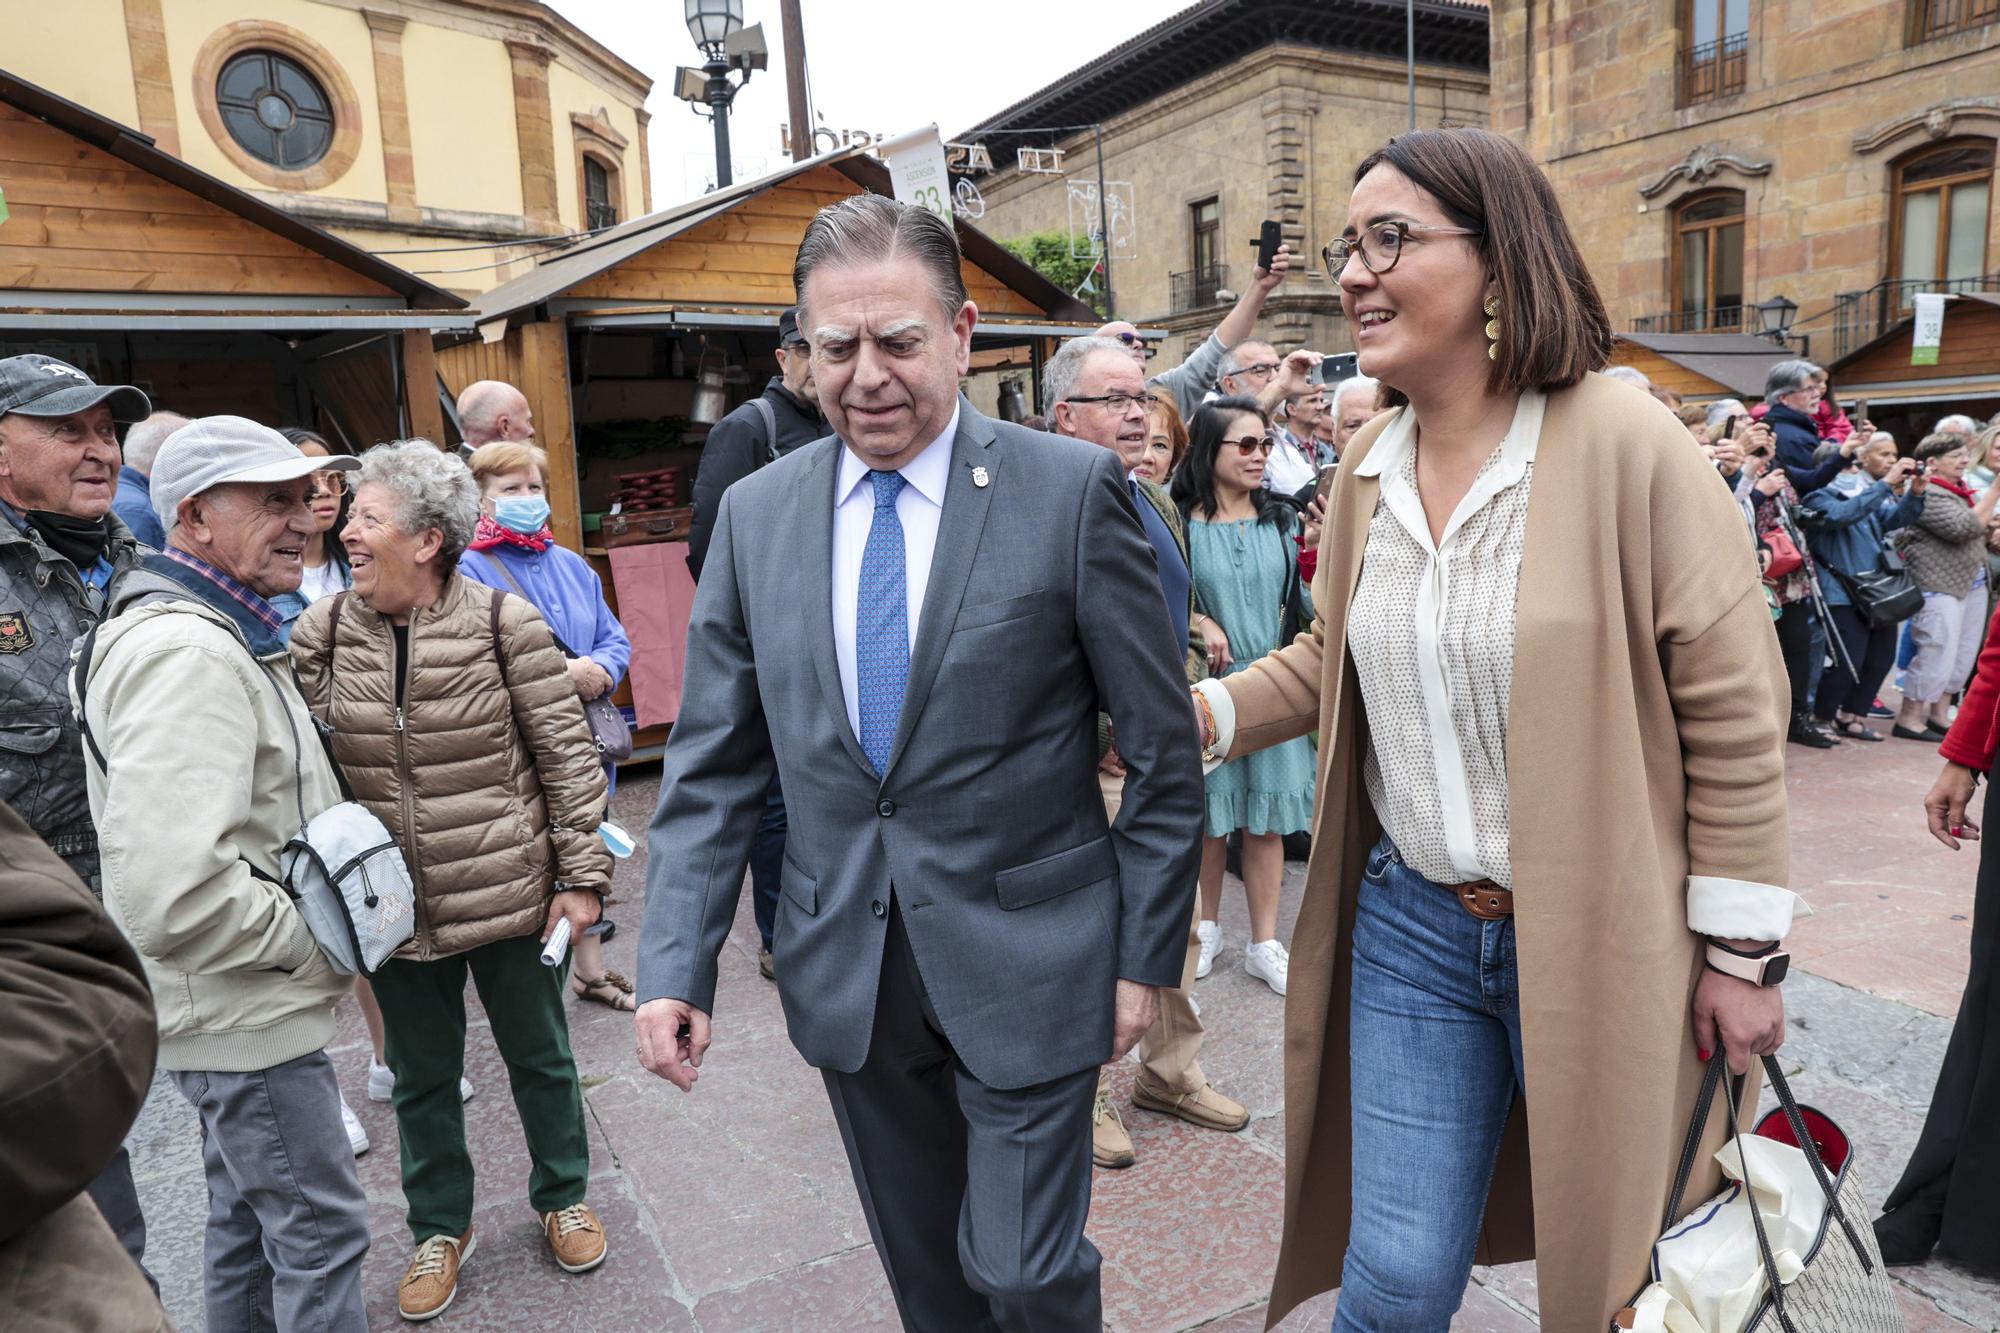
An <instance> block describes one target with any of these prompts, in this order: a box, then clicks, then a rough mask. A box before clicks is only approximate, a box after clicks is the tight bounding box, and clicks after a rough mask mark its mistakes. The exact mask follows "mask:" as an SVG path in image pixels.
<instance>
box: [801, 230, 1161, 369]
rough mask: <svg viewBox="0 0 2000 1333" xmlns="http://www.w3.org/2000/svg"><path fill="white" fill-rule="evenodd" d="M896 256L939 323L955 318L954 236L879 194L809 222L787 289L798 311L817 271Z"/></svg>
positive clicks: (958, 280) (959, 297)
mask: <svg viewBox="0 0 2000 1333" xmlns="http://www.w3.org/2000/svg"><path fill="white" fill-rule="evenodd" d="M897 255H901V256H904V257H907V258H910V259H914V260H916V261H917V263H918V264H920V265H921V266H922V267H923V269H924V272H925V273H926V274H928V275H929V277H930V280H931V287H932V290H933V291H934V292H935V294H936V296H937V301H938V305H939V306H940V307H942V308H943V310H944V312H945V318H946V319H947V320H949V319H954V318H956V317H957V315H958V312H959V309H960V308H961V307H962V306H964V305H965V302H966V300H967V297H966V295H965V275H964V274H963V273H961V272H960V271H959V267H958V261H959V255H958V233H957V232H956V231H955V230H953V228H952V224H951V223H949V222H947V221H945V220H944V219H943V218H941V217H939V216H938V215H937V214H935V213H933V212H931V211H930V210H929V209H927V208H918V207H916V206H915V205H913V204H901V203H897V202H896V201H895V200H894V199H889V198H885V197H884V196H882V195H879V194H857V195H851V196H849V197H848V198H846V199H843V200H841V201H840V202H839V203H837V204H828V205H827V206H826V207H825V208H822V209H821V210H820V211H819V212H818V213H816V214H815V215H814V216H813V220H812V221H811V222H809V223H807V224H806V234H805V239H803V240H801V241H800V242H799V253H798V257H797V258H796V259H795V260H793V261H792V286H793V288H794V289H796V290H797V292H798V296H799V302H800V304H801V305H803V304H804V303H805V299H806V280H807V279H808V278H810V277H812V275H813V271H814V270H815V269H817V268H819V267H820V265H822V264H832V265H835V266H838V265H841V264H861V263H869V262H872V261H876V260H883V259H889V258H891V257H893V256H897ZM1127 355H1130V353H1127Z"/></svg>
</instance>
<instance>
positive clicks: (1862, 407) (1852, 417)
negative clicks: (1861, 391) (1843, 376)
mask: <svg viewBox="0 0 2000 1333" xmlns="http://www.w3.org/2000/svg"><path fill="white" fill-rule="evenodd" d="M1847 419H1848V420H1849V421H1852V422H1854V423H1855V424H1856V425H1859V424H1860V423H1862V422H1864V421H1866V420H1868V400H1867V399H1866V398H1857V399H1855V400H1854V406H1853V407H1850V408H1848V409H1847Z"/></svg>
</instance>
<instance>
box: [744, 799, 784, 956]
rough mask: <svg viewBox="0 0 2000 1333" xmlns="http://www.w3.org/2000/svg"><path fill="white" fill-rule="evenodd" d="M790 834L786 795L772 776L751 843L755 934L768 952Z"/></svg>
mask: <svg viewBox="0 0 2000 1333" xmlns="http://www.w3.org/2000/svg"><path fill="white" fill-rule="evenodd" d="M790 831H791V824H790V822H789V821H788V820H787V819H786V818H785V793H784V792H783V791H781V790H779V788H778V775H777V774H776V773H773V774H772V775H771V790H770V791H769V792H767V793H766V794H765V797H764V814H763V817H762V818H761V819H759V820H758V821H757V835H756V836H755V837H754V838H752V839H751V840H750V898H751V902H750V907H751V910H752V911H754V912H755V913H756V914H757V934H758V935H759V936H760V937H762V939H763V941H764V948H765V949H766V950H767V951H768V950H769V949H770V947H771V931H772V930H773V929H775V928H776V926H777V922H778V880H779V877H780V876H782V875H783V874H784V873H785V835H786V834H787V833H788V832H790Z"/></svg>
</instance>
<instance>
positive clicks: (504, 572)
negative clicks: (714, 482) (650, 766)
mask: <svg viewBox="0 0 2000 1333" xmlns="http://www.w3.org/2000/svg"><path fill="white" fill-rule="evenodd" d="M757 401H758V402H760V403H761V402H763V401H764V400H763V399H761V398H760V399H758V400H757ZM480 554H482V555H484V556H485V557H486V563H487V564H489V565H491V566H493V569H494V572H495V573H497V574H499V575H500V577H501V578H503V579H505V580H507V587H508V589H509V590H511V591H512V592H513V594H514V595H515V596H516V597H518V598H520V599H521V600H522V601H524V602H526V603H527V604H528V605H529V606H535V599H534V598H532V597H530V596H528V590H527V589H525V588H523V587H522V586H521V580H519V579H517V578H515V577H514V571H513V570H511V569H509V568H507V562H506V561H504V560H502V559H501V558H500V557H499V555H498V554H497V553H492V552H485V551H482V552H481V553H480ZM535 609H536V610H537V611H539V610H541V608H540V607H539V606H535ZM542 619H543V620H544V621H547V622H548V626H549V637H550V638H551V639H554V640H555V641H556V651H557V652H559V653H561V654H562V655H563V656H564V657H580V656H582V654H580V653H576V652H572V651H571V650H570V646H569V645H568V644H566V643H564V642H563V637H562V635H560V634H558V633H556V626H555V622H554V621H552V620H549V618H548V617H547V616H546V615H545V616H543V617H542ZM494 637H495V638H496V639H498V638H499V631H498V630H495V631H494Z"/></svg>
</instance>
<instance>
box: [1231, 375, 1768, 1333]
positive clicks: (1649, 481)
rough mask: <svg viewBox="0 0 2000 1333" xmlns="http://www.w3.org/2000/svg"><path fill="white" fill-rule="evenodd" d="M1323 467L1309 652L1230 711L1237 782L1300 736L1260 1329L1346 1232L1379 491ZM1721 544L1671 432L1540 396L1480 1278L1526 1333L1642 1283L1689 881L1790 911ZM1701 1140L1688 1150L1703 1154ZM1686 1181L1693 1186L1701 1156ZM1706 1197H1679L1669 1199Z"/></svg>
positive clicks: (1239, 693) (1670, 1148) (1740, 580)
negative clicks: (1362, 615)
mask: <svg viewBox="0 0 2000 1333" xmlns="http://www.w3.org/2000/svg"><path fill="white" fill-rule="evenodd" d="M1389 419H1390V418H1388V417H1386V416H1385V417H1380V418H1377V420H1376V421H1375V422H1374V423H1372V424H1371V425H1369V426H1368V427H1366V428H1364V429H1363V431H1362V432H1361V434H1360V435H1359V436H1357V437H1356V439H1355V441H1354V443H1353V444H1351V445H1350V446H1349V447H1348V450H1347V452H1346V453H1345V454H1344V455H1343V457H1342V463H1343V466H1342V467H1341V469H1340V472H1339V474H1338V479H1337V480H1336V481H1335V482H1334V483H1333V490H1332V493H1331V495H1330V496H1329V498H1328V503H1327V523H1326V528H1325V537H1324V538H1323V539H1322V541H1321V544H1320V560H1319V571H1318V575H1317V577H1316V578H1315V579H1314V583H1313V605H1314V606H1315V607H1316V608H1317V609H1318V619H1317V621H1316V622H1315V624H1314V626H1313V629H1312V632H1311V633H1309V634H1306V635H1302V636H1301V637H1300V639H1299V640H1298V642H1297V643H1295V644H1293V645H1292V646H1291V647H1289V648H1285V649H1283V650H1281V651H1279V652H1276V653H1273V654H1271V655H1269V656H1267V657H1265V658H1263V659H1262V660H1260V661H1258V662H1257V663H1256V664H1254V665H1253V666H1251V667H1250V668H1249V669H1248V670H1246V671H1243V672H1240V673H1238V674H1236V675H1234V676H1231V677H1229V678H1228V679H1227V680H1226V681H1225V682H1224V684H1225V686H1226V688H1227V690H1228V692H1229V698H1230V701H1231V703H1233V705H1234V708H1235V736H1236V739H1235V743H1234V746H1233V748H1232V750H1231V754H1232V755H1235V754H1242V753H1247V752H1248V751H1250V750H1255V749H1260V748H1263V747H1264V746H1268V745H1275V744H1278V743H1279V742H1281V741H1285V740H1289V739H1291V738H1292V737H1294V736H1303V735H1304V734H1306V733H1307V732H1308V731H1311V730H1313V729H1314V728H1315V727H1316V728H1318V730H1319V733H1320V747H1321V748H1320V765H1321V767H1320V774H1319V789H1318V795H1317V809H1316V810H1315V812H1314V817H1313V840H1312V847H1313V850H1312V860H1311V862H1310V864H1309V865H1308V867H1307V870H1306V889H1305V898H1304V901H1303V903H1302V904H1301V906H1300V909H1299V917H1298V924H1297V926H1296V927H1295V930H1294V935H1293V939H1292V971H1293V974H1294V975H1293V977H1292V984H1291V991H1290V994H1289V996H1288V998H1287V999H1286V1002H1285V1235H1284V1245H1283V1249H1282V1251H1281V1253H1280V1257H1279V1260H1278V1272H1277V1276H1276V1278H1275V1282H1274V1286H1273V1289H1272V1293H1271V1305H1270V1316H1269V1317H1270V1320H1271V1322H1273V1323H1275V1322H1276V1321H1277V1320H1279V1319H1281V1318H1283V1317H1284V1315H1285V1313H1286V1312H1287V1311H1288V1310H1290V1309H1291V1308H1292V1307H1293V1306H1294V1305H1297V1304H1298V1303H1299V1302H1301V1301H1303V1300H1305V1299H1306V1298H1307V1297H1309V1296H1311V1295H1313V1294H1314V1293H1316V1292H1320V1291H1324V1290H1326V1289H1327V1288H1329V1287H1332V1286H1335V1285H1337V1284H1338V1283H1339V1281H1340V1265H1341V1256H1342V1254H1343V1253H1344V1251H1345V1249H1346V1245H1347V1237H1348V1226H1349V1220H1350V1214H1349V1198H1350V1190H1351V1177H1350V1166H1351V1143H1350V1138H1349V1121H1350V1106H1349V1077H1348V1043H1347V1031H1348V991H1349V987H1350V985H1351V982H1352V976H1351V962H1352V941H1351V938H1350V928H1351V926H1352V924H1353V919H1354V903H1355V894H1356V891H1357V889H1358V887H1359V885H1360V882H1361V873H1362V867H1363V863H1364V861H1365V859H1366V857H1367V854H1368V850H1369V848H1370V846H1371V845H1372V844H1373V843H1374V840H1375V839H1376V837H1377V836H1378V835H1379V832H1380V828H1379V825H1378V824H1377V822H1376V819H1375V814H1374V811H1373V810H1372V808H1371V807H1370V805H1369V800H1368V795H1367V791H1366V789H1365V787H1364V784H1363V782H1362V778H1361V763H1362V759H1363V757H1364V756H1365V754H1366V753H1367V746H1368V736H1367V731H1366V717H1365V714H1364V713H1363V711H1362V709H1361V703H1360V697H1359V688H1358V686H1357V685H1356V682H1355V674H1354V669H1353V665H1352V663H1351V662H1349V660H1348V657H1347V611H1348V607H1349V605H1350V603H1351V601H1352V599H1353V594H1354V587H1355V581H1356V579H1357V578H1358V577H1359V575H1360V571H1361V559H1362V554H1363V550H1364V548H1365V546H1366V543H1367V537H1368V520H1369V517H1370V515H1372V514H1373V513H1374V510H1375V501H1376V498H1377V495H1378V493H1379V490H1380V483H1379V481H1378V480H1377V479H1375V478H1373V477H1362V476H1358V475H1356V471H1355V468H1354V466H1353V464H1355V463H1358V462H1359V461H1360V460H1361V459H1363V458H1365V457H1366V456H1367V453H1368V451H1369V449H1370V448H1371V447H1372V446H1373V444H1374V441H1375V440H1376V439H1377V438H1378V437H1379V436H1380V434H1381V432H1382V427H1383V424H1384V423H1385V422H1387V421H1388V420H1389ZM1788 705H1789V699H1788V697H1787V689H1786V684H1785V675H1784V670H1783V666H1782V663H1781V661H1780V659H1779V655H1778V644H1777V638H1776V636H1775V635H1773V634H1772V632H1771V619H1770V615H1769V613H1768V612H1767V611H1766V610H1765V607H1764V598H1763V594H1762V593H1761V592H1760V591H1759V589H1758V581H1757V570H1756V566H1755V564H1754V563H1753V561H1752V557H1751V554H1750V547H1749V544H1748V543H1747V542H1745V541H1744V540H1743V520H1742V517H1741V515H1740V514H1739V513H1738V512H1737V510H1736V509H1735V507H1734V506H1733V505H1731V504H1730V502H1729V497H1728V493H1727V491H1726V490H1725V489H1724V488H1722V487H1719V486H1717V485H1716V484H1715V470H1714V469H1713V468H1711V467H1709V466H1708V465H1707V463H1706V461H1705V460H1704V459H1703V458H1702V456H1701V454H1700V452H1699V451H1698V450H1696V449H1694V448H1693V447H1692V446H1691V445H1690V444H1689V442H1688V437H1687V432H1686V431H1685V430H1683V429H1681V427H1680V425H1679V423H1677V422H1676V421H1675V420H1674V419H1673V417H1672V416H1671V415H1669V414H1668V413H1666V412H1664V411H1662V410H1660V409H1659V408H1658V406H1657V405H1656V404H1654V403H1652V402H1650V401H1648V400H1647V399H1646V398H1645V397H1644V395H1642V394H1640V393H1639V392H1638V391H1636V390H1633V389H1632V388H1630V387H1629V386H1626V385H1621V384H1619V383H1618V382H1617V381H1614V380H1608V379H1605V378H1604V377H1603V376H1601V375H1592V376H1589V377H1588V378H1586V379H1585V381H1584V382H1583V383H1582V384H1580V385H1578V386H1577V387H1575V388H1573V389H1567V390H1560V391H1557V392H1555V393H1552V394H1550V395H1549V400H1548V411H1547V416H1546V417H1545V419H1544V421H1543V426H1542V436H1541V443H1540V446H1539V449H1538V452H1537V456H1536V460H1535V481H1534V492H1533V495H1532V496H1531V498H1530V500H1529V507H1528V529H1527V541H1526V546H1525V549H1524V552H1523V554H1522V559H1521V576H1520V592H1519V598H1518V604H1517V612H1516V634H1515V653H1514V689H1513V696H1512V700H1511V703H1510V710H1509V718H1508V733H1507V779H1508V790H1509V803H1510V819H1511V833H1512V837H1511V848H1510V850H1511V854H1512V862H1513V868H1514V884H1515V928H1516V932H1517V934H1516V940H1517V948H1518V955H1519V965H1520V988H1521V1029H1522V1050H1523V1056H1524V1060H1525V1063H1526V1070H1527V1097H1526V1103H1525V1106H1523V1105H1521V1104H1516V1106H1515V1108H1514V1111H1515V1113H1514V1116H1513V1119H1512V1121H1511V1122H1510V1123H1509V1125H1508V1127H1507V1132H1506V1135H1505V1138H1504V1140H1503V1142H1502V1145H1501V1153H1500V1162H1499V1165H1498V1169H1497V1170H1496V1172H1495V1174H1494V1178H1493V1185H1492V1192H1491V1196H1490V1197H1489V1199H1488V1202H1487V1207H1486V1218H1485V1222H1484V1224H1483V1226H1482V1229H1481V1233H1480V1240H1479V1248H1478V1255H1479V1262H1481V1263H1505V1262H1510V1261H1514V1260H1520V1259H1527V1258H1535V1259H1536V1260H1537V1261H1538V1263H1537V1279H1538V1281H1539V1282H1540V1291H1541V1316H1542V1327H1543V1328H1546V1329H1549V1330H1551V1333H1599V1331H1600V1330H1602V1329H1604V1328H1607V1327H1608V1326H1609V1324H1610V1319H1611V1315H1612V1312H1613V1311H1615V1310H1617V1309H1618V1308H1619V1307H1620V1306H1622V1305H1624V1304H1625V1303H1626V1301H1627V1300H1629V1299H1630V1298H1631V1297H1632V1295H1633V1294H1634V1293H1636V1292H1637V1291H1638V1289H1639V1287H1640V1286H1641V1284H1642V1283H1643V1282H1644V1280H1645V1278H1646V1273H1647V1259H1648V1254H1649V1251H1650V1247H1651V1246H1652V1243H1653V1241H1654V1240H1655V1239H1657V1238H1658V1235H1659V1229H1660V1215H1661V1213H1662V1211H1663V1210H1664V1208H1665V1206H1666V1199H1667V1193H1668V1190H1669V1188H1670V1186H1671V1184H1672V1177H1673V1171H1674V1167H1675V1165H1676V1159H1677V1157H1678V1155H1679V1150H1680V1141H1681V1137H1682V1135H1683V1134H1685V1133H1686V1130H1687V1124H1688V1119H1689V1116H1690V1113H1691V1111H1692V1108H1693V1104H1694V1096H1695V1092H1696V1090H1697V1088H1698V1087H1699V1085H1700V1082H1701V1072H1702V1066H1701V1065H1700V1063H1699V1062H1698V1061H1697V1059H1696V1057H1695V1046H1694V1040H1693V1036H1692V1031H1691V1027H1690V1023H1691V1020H1690V1017H1689V1002H1690V1000H1691V998H1692V994H1693V990H1694V983H1695V980H1696V978H1697V977H1698V976H1699V975H1700V967H1701V962H1700V959H1699V958H1698V956H1697V949H1696V937H1695V936H1694V935H1693V934H1691V933H1689V930H1688V910H1687V897H1688V881H1689V876H1690V875H1696V876H1708V877H1715V878H1716V879H1717V880H1721V881H1740V882H1742V883H1743V885H1744V886H1745V889H1744V891H1745V892H1751V891H1753V890H1754V886H1758V885H1778V886H1782V885H1785V884H1786V882H1787V877H1788V873H1789V858H1790V848H1791V839H1790V833H1789V829H1788V825H1787V813H1786V803H1785V762H1784V748H1785V747H1784V740H1785V719H1786V717H1787V716H1788V713H1789V706H1788ZM1720 1141H1721V1125H1720V1123H1719V1121H1718V1123H1717V1124H1716V1125H1715V1126H1714V1127H1713V1128H1712V1129H1711V1132H1710V1141H1709V1144H1708V1148H1709V1149H1712V1148H1714V1147H1717V1146H1720ZM1698 1160H1699V1161H1700V1162H1702V1163H1704V1164H1708V1163H1709V1154H1708V1150H1707V1149H1704V1151H1703V1153H1702V1155H1701V1156H1700V1157H1699V1158H1698ZM1717 1180H1718V1175H1717V1172H1716V1170H1715V1168H1714V1167H1713V1165H1705V1166H1704V1169H1703V1170H1702V1171H1699V1172H1697V1175H1696V1178H1695V1181H1694V1183H1693V1184H1692V1185H1691V1187H1690V1189H1689V1193H1688V1197H1689V1198H1695V1199H1702V1198H1707V1197H1708V1195H1709V1194H1710V1193H1713V1192H1714V1188H1715V1187H1716V1181H1717Z"/></svg>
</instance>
